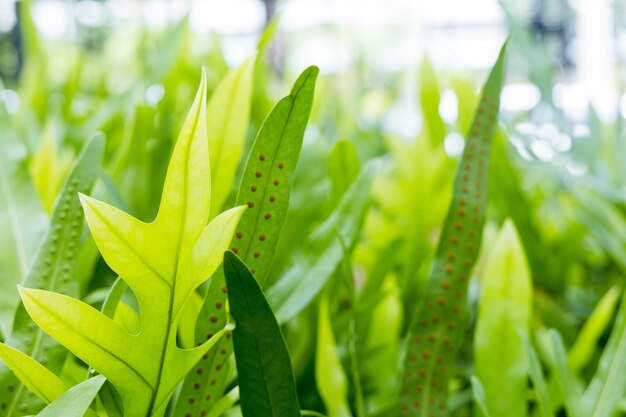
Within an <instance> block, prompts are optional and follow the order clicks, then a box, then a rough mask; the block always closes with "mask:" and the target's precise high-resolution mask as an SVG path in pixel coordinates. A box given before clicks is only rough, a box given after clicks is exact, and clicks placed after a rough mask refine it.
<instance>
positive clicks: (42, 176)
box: [28, 122, 73, 213]
mask: <svg viewBox="0 0 626 417" xmlns="http://www.w3.org/2000/svg"><path fill="white" fill-rule="evenodd" d="M55 128H56V124H54V123H52V122H50V123H48V124H47V125H46V127H45V129H44V131H43V134H42V135H43V138H42V140H41V144H40V146H39V149H38V150H37V152H36V153H35V154H34V155H33V158H32V159H31V161H30V163H29V166H28V169H29V171H30V175H31V178H32V179H33V184H34V186H35V189H36V190H37V192H38V193H39V198H41V202H42V203H43V206H44V209H45V210H46V212H48V213H52V208H53V206H54V201H55V200H56V197H57V194H58V193H59V190H60V189H61V186H62V185H63V180H64V179H65V176H66V175H67V173H68V171H69V169H70V168H71V167H72V159H73V155H72V154H71V153H70V152H67V151H65V152H63V151H61V150H59V149H58V144H57V143H56V140H55V137H56V134H55Z"/></svg>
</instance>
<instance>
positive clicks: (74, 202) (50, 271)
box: [0, 135, 104, 417]
mask: <svg viewBox="0 0 626 417" xmlns="http://www.w3.org/2000/svg"><path fill="white" fill-rule="evenodd" d="M103 148H104V138H103V137H102V136H100V135H98V136H95V137H94V138H93V139H91V140H90V141H89V142H88V143H87V144H85V146H84V149H83V151H82V153H81V154H80V155H79V157H78V159H77V161H76V164H75V166H74V167H73V169H72V172H71V173H70V175H69V177H68V178H67V180H66V182H65V185H64V186H63V189H62V191H61V194H60V196H59V198H58V200H57V203H56V205H55V207H54V211H53V214H52V219H51V221H50V228H49V230H48V232H47V234H46V236H45V237H44V240H43V242H42V244H41V246H40V248H39V250H38V252H37V255H36V256H35V259H34V261H33V265H32V267H31V269H30V270H29V273H28V275H27V277H26V279H25V281H24V285H26V286H28V287H31V288H38V289H46V290H49V291H57V292H60V293H64V294H68V295H72V296H77V295H78V291H79V289H78V282H77V281H76V280H75V279H73V278H74V276H75V275H76V271H77V268H78V262H79V257H78V253H79V246H80V241H81V234H82V230H83V223H84V222H83V212H82V209H81V206H80V201H79V199H78V193H79V192H89V190H91V188H92V186H93V184H94V182H95V181H96V179H97V177H98V173H99V171H100V161H101V159H102V154H103ZM12 291H14V292H16V293H17V291H16V290H14V289H12ZM6 343H7V344H8V345H9V346H12V347H14V348H16V349H19V350H20V351H22V352H24V353H26V354H27V355H28V356H30V357H32V358H34V359H35V360H37V361H39V362H40V363H42V364H43V365H45V366H46V367H47V368H48V369H49V370H50V371H51V372H52V373H54V374H58V373H60V372H61V369H62V367H63V363H64V362H65V358H66V357H67V350H66V349H65V348H64V347H62V346H59V344H58V343H56V342H55V341H54V340H53V339H52V338H50V337H49V336H48V335H47V334H45V333H44V332H43V331H42V330H41V329H40V328H38V327H37V326H35V324H34V323H33V321H32V320H31V319H30V317H29V316H28V314H27V313H26V310H25V309H24V306H23V305H20V306H19V308H18V309H17V312H16V315H15V323H14V327H13V331H12V333H11V336H10V337H9V338H7V340H6ZM18 376H19V375H18ZM24 383H25V382H24V381H23V380H22V382H20V381H18V379H17V377H16V376H15V375H13V374H12V373H11V372H10V371H9V370H8V369H7V368H6V367H4V366H0V392H7V391H8V394H6V395H4V396H3V397H2V398H3V400H4V401H6V403H7V404H9V406H7V407H6V408H2V407H0V416H2V417H4V416H7V417H12V416H17V415H18V413H22V414H23V413H36V412H37V411H39V410H40V409H41V408H42V407H43V403H42V402H41V401H39V400H37V399H36V398H34V397H33V396H32V395H29V393H28V392H27V390H25V389H24V386H23V384H24ZM26 385H28V384H26ZM11 387H12V388H13V389H11ZM17 404H19V405H20V407H19V409H18V407H17ZM22 414H19V415H22Z"/></svg>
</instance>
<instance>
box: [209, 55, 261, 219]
mask: <svg viewBox="0 0 626 417" xmlns="http://www.w3.org/2000/svg"><path fill="white" fill-rule="evenodd" d="M253 71H254V58H250V59H248V60H247V61H245V62H244V63H243V64H241V66H240V67H239V68H237V69H235V70H233V71H231V72H230V73H229V74H228V75H227V76H226V77H225V78H224V79H223V80H222V81H221V82H220V83H219V85H218V86H217V87H216V89H215V91H214V92H213V95H212V96H211V99H210V100H209V103H208V104H207V128H208V136H209V154H210V155H211V173H212V184H211V186H212V188H213V196H212V198H211V213H219V211H220V209H221V208H222V206H223V205H224V201H225V200H226V198H227V197H228V195H229V194H230V191H231V189H232V185H233V181H234V178H235V172H236V171H237V166H238V165H239V160H240V159H241V154H242V153H243V147H244V144H245V140H246V130H247V129H248V123H249V119H250V99H251V98H252V74H253Z"/></svg>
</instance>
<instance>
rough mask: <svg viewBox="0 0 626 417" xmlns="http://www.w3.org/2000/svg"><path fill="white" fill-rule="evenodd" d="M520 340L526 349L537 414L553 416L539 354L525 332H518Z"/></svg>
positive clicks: (544, 416) (542, 416) (547, 416)
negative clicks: (537, 407)
mask: <svg viewBox="0 0 626 417" xmlns="http://www.w3.org/2000/svg"><path fill="white" fill-rule="evenodd" d="M519 337H520V340H521V341H522V344H523V345H524V349H525V350H526V358H527V360H528V374H529V376H530V380H531V381H532V383H533V386H534V388H535V392H536V397H537V404H538V405H539V415H540V416H541V417H554V413H553V411H552V410H553V409H554V408H553V406H552V400H551V398H550V393H549V391H548V384H547V383H546V380H545V377H544V376H543V369H542V367H541V362H539V356H538V355H537V352H536V351H535V348H534V347H533V345H532V344H531V342H530V340H528V337H527V336H526V333H525V332H522V331H520V332H519Z"/></svg>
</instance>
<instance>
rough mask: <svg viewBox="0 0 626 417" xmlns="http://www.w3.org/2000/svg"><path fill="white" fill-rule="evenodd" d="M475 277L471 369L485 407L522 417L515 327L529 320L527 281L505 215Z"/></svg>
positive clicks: (521, 359)
mask: <svg viewBox="0 0 626 417" xmlns="http://www.w3.org/2000/svg"><path fill="white" fill-rule="evenodd" d="M481 282H482V292H481V296H480V304H479V308H478V318H477V321H476V331H475V333H474V373H475V375H476V377H477V378H478V379H480V381H481V382H482V386H483V387H484V390H485V393H486V400H487V405H488V409H489V411H491V412H492V413H493V414H494V415H497V416H498V415H507V416H511V417H524V416H526V395H525V394H526V386H527V380H528V363H527V360H526V352H525V351H524V346H523V344H522V342H521V340H520V338H519V334H518V331H522V332H527V331H528V329H529V326H530V318H531V305H532V282H531V277H530V270H529V267H528V263H527V261H526V255H525V253H524V248H523V246H522V243H521V241H520V238H519V236H518V234H517V231H516V229H515V225H514V224H513V222H512V221H510V220H507V221H505V223H504V226H502V229H501V231H500V233H499V235H498V237H497V239H496V241H495V243H494V245H493V249H492V250H491V252H490V253H489V255H488V258H487V261H486V265H485V267H484V270H483V273H482V280H481ZM494 358H498V360H497V361H494ZM503 378H504V379H505V380H506V384H502V380H503Z"/></svg>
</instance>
